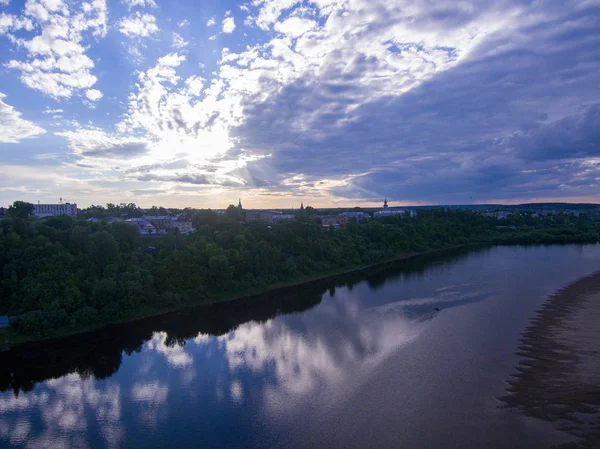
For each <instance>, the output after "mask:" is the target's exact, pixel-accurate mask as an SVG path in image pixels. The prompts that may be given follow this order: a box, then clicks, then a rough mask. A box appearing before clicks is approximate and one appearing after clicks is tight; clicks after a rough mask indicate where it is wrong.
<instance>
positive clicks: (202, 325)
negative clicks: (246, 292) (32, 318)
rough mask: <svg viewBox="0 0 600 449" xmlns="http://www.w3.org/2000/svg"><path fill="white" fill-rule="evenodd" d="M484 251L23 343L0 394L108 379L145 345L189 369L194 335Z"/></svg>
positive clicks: (2, 362) (220, 331)
mask: <svg viewBox="0 0 600 449" xmlns="http://www.w3.org/2000/svg"><path fill="white" fill-rule="evenodd" d="M486 251H488V249H487V248H471V249H468V250H467V249H460V250H452V251H442V252H438V253H434V254H429V255H424V256H420V257H416V258H412V259H407V260H403V261H399V262H396V263H390V264H385V265H381V266H378V267H374V268H372V269H370V270H366V271H360V272H354V273H350V274H347V275H342V276H338V277H336V278H333V279H329V280H326V281H318V282H314V283H312V284H309V285H305V286H302V287H300V288H290V289H286V290H281V291H278V292H274V293H271V294H266V295H262V296H260V297H252V298H248V299H244V300H238V301H234V302H230V303H221V304H214V305H209V306H201V307H197V308H191V309H186V310H184V311H180V312H175V313H172V314H168V315H163V316H160V317H154V318H149V319H145V320H142V321H137V322H132V323H125V324H122V325H113V326H108V327H106V328H104V329H102V330H100V331H97V332H92V333H88V334H84V335H77V336H74V337H67V338H63V339H58V340H52V341H47V342H41V343H35V344H25V345H22V346H19V347H17V348H14V349H13V350H11V351H8V352H4V353H0V391H4V390H7V389H12V390H13V391H14V392H15V393H16V392H18V391H19V390H22V391H30V390H31V389H32V388H33V387H34V386H35V384H36V383H37V382H42V381H44V380H45V379H48V378H54V377H59V376H62V375H65V374H69V373H78V374H80V375H81V376H83V377H86V376H90V375H92V376H94V377H95V378H96V379H104V378H107V377H110V376H111V375H113V374H114V373H115V372H117V371H118V369H119V367H120V366H121V362H122V357H123V355H127V356H128V355H131V354H133V353H136V352H140V351H141V350H142V348H143V346H144V343H145V342H148V341H150V342H151V344H152V349H156V350H157V351H158V352H163V353H164V354H165V355H167V353H170V354H171V355H170V356H171V362H172V363H173V364H174V365H175V366H177V364H189V363H191V362H192V361H191V360H189V358H188V357H189V355H188V356H186V355H185V354H184V353H182V352H181V350H180V349H178V347H181V346H182V345H184V344H185V342H186V341H187V340H188V339H191V338H195V337H196V336H197V335H198V334H207V335H216V336H219V335H224V334H227V333H228V332H230V331H231V330H232V329H235V328H237V327H238V326H239V325H240V324H243V323H247V322H250V321H254V322H257V323H263V322H266V321H268V320H269V319H272V318H273V317H276V316H278V315H282V314H291V313H298V312H303V311H305V310H308V309H310V308H312V307H314V306H316V305H318V304H320V302H321V300H322V298H323V295H324V293H326V292H328V294H329V295H330V296H332V295H335V291H336V288H340V287H343V288H346V289H348V290H349V291H352V288H353V287H354V286H355V285H357V284H359V283H361V282H364V281H366V282H367V284H368V285H369V287H370V288H371V289H372V290H377V289H379V288H381V287H382V286H383V285H384V284H385V282H386V280H388V281H393V280H398V279H407V280H408V279H411V278H413V277H415V276H417V277H419V276H422V275H423V273H425V271H426V270H427V269H428V268H429V267H432V266H443V264H447V263H457V262H458V261H460V260H461V259H464V258H465V257H466V256H467V255H468V254H473V253H474V252H486ZM160 331H162V332H163V334H162V335H164V338H163V337H160V341H154V340H153V339H154V338H155V337H154V335H155V332H160ZM177 345H178V346H177Z"/></svg>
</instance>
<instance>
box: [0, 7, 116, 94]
mask: <svg viewBox="0 0 600 449" xmlns="http://www.w3.org/2000/svg"><path fill="white" fill-rule="evenodd" d="M34 24H35V25H37V28H39V29H40V30H41V34H37V35H35V36H34V37H32V38H31V39H26V38H20V37H15V36H12V35H10V38H11V39H10V40H11V41H12V42H13V43H14V44H16V45H17V46H19V47H21V48H24V49H25V50H26V51H27V58H26V59H25V60H16V59H15V60H10V61H8V62H7V63H6V64H5V65H6V67H8V68H10V69H15V70H19V71H20V72H21V81H22V82H23V83H24V84H25V85H27V86H28V87H30V88H32V89H36V90H40V91H42V92H44V93H45V94H47V95H50V96H52V97H55V98H56V97H70V96H72V95H73V94H74V93H75V92H77V91H79V90H81V89H87V88H90V87H91V86H93V85H94V84H95V83H96V77H95V76H94V75H93V74H92V73H91V70H92V69H93V68H94V63H93V61H92V60H91V59H90V58H89V57H88V56H87V55H86V54H85V52H86V50H87V48H86V46H85V45H84V39H85V37H86V36H85V33H86V32H90V33H91V34H92V35H93V36H95V37H98V38H100V37H104V36H105V35H106V2H105V1H104V0H94V1H93V2H92V3H83V4H82V5H81V6H80V8H79V9H69V5H67V4H66V3H63V2H62V0H56V1H52V2H50V1H43V2H42V1H38V0H28V1H27V2H26V3H25V8H24V11H23V16H22V17H19V18H17V17H15V16H8V15H3V16H2V17H1V18H0V31H1V30H4V31H3V32H7V30H8V31H16V30H18V29H25V30H28V31H31V30H33V29H34Z"/></svg>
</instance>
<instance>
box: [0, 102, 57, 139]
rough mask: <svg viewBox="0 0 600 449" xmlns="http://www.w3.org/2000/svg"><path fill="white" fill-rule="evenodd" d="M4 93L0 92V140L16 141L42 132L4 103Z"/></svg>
mask: <svg viewBox="0 0 600 449" xmlns="http://www.w3.org/2000/svg"><path fill="white" fill-rule="evenodd" d="M4 98H6V95H5V94H3V93H1V92H0V142H4V143H18V142H19V141H20V140H22V139H27V138H31V137H37V136H39V135H40V134H44V133H45V132H46V131H44V130H43V129H42V128H40V127H39V126H37V125H35V124H33V123H32V122H30V121H28V120H24V119H22V118H21V113H20V112H17V111H15V109H14V108H13V107H12V106H10V105H8V104H6V103H5V102H4V101H3V100H4Z"/></svg>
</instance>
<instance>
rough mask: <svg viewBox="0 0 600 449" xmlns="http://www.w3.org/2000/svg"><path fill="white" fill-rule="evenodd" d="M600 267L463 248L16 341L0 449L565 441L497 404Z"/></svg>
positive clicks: (7, 366) (556, 255) (6, 375)
mask: <svg viewBox="0 0 600 449" xmlns="http://www.w3.org/2000/svg"><path fill="white" fill-rule="evenodd" d="M599 268H600V246H597V245H569V246H547V247H544V246H532V247H495V248H486V249H481V248H479V249H471V250H454V251H447V252H440V253H436V254H431V255H428V256H423V257H419V258H414V259H410V260H405V261H401V262H397V263H393V264H388V265H385V266H380V267H378V268H375V269H371V270H366V271H364V272H360V273H354V274H352V275H348V276H341V277H338V278H335V279H333V280H328V281H323V282H318V283H313V284H310V285H305V286H301V287H297V288H291V289H288V290H285V291H279V292H276V293H273V294H269V295H264V296H258V297H254V298H249V299H247V300H242V301H236V302H231V303H226V304H216V305H212V306H208V307H197V308H193V309H187V310H183V311H180V312H178V313H173V314H169V315H165V316H161V317H156V318H152V319H147V320H143V321H138V322H132V323H126V324H122V325H117V326H111V327H108V328H106V329H104V330H102V331H99V332H94V333H90V334H85V335H80V336H75V337H71V338H66V339H62V340H56V341H50V342H44V343H38V344H30V345H24V346H21V347H17V348H15V349H13V350H12V351H9V352H6V353H1V354H0V390H2V392H0V447H35V448H39V447H52V448H60V447H94V448H95V447H132V448H134V447H135V448H138V447H181V448H187V447H211V448H215V447H217V448H218V447H239V448H242V447H257V448H258V447H260V448H263V447H267V448H279V447H294V448H300V447H307V448H309V447H310V448H315V447H356V448H368V447H373V448H375V447H411V448H439V447H446V448H448V447H456V448H481V447H487V448H493V447H499V448H504V447H506V448H513V447H515V448H517V447H523V448H525V447H527V448H535V447H539V448H547V447H550V446H552V445H554V444H562V443H567V442H569V441H571V440H572V439H573V437H572V436H571V435H569V434H568V433H564V432H560V431H558V430H556V429H555V428H554V427H553V426H552V424H550V423H547V422H545V421H542V420H539V419H536V418H533V417H527V416H524V415H522V414H520V413H518V412H517V411H516V410H511V409H507V408H505V407H500V403H499V402H498V401H497V399H496V398H497V397H501V396H503V395H504V394H505V391H504V389H505V388H506V384H505V379H507V378H509V375H510V373H511V372H513V367H514V366H515V365H516V364H517V363H518V361H519V360H518V356H517V355H515V354H514V353H515V351H516V350H517V345H518V341H517V340H518V337H519V335H520V333H521V332H522V331H523V330H524V329H525V327H526V324H527V321H528V319H529V318H530V317H532V316H533V315H534V311H535V310H536V309H538V308H539V306H540V305H541V304H542V302H543V301H544V299H545V298H547V297H548V296H549V295H550V294H552V293H553V292H554V291H555V290H556V289H558V288H560V287H562V286H564V285H565V284H567V283H570V282H572V281H574V280H575V279H578V278H580V277H583V276H586V275H588V274H590V273H592V272H594V271H597V270H598V269H599ZM436 309H438V310H436Z"/></svg>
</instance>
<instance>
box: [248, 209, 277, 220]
mask: <svg viewBox="0 0 600 449" xmlns="http://www.w3.org/2000/svg"><path fill="white" fill-rule="evenodd" d="M246 220H247V221H259V220H260V221H273V212H268V211H262V210H248V211H246Z"/></svg>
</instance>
